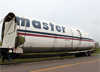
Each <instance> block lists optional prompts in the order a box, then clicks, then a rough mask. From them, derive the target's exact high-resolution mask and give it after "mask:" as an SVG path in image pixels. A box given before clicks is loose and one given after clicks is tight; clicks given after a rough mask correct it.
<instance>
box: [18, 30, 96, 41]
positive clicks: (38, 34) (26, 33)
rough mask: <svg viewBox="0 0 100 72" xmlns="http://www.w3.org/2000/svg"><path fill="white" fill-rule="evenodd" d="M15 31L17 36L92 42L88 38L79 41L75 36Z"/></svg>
mask: <svg viewBox="0 0 100 72" xmlns="http://www.w3.org/2000/svg"><path fill="white" fill-rule="evenodd" d="M17 31H18V32H17V34H18V35H26V36H36V37H47V38H59V39H68V40H79V41H89V42H94V41H93V40H92V39H89V38H81V39H80V37H75V36H68V35H60V34H53V33H44V32H36V31H29V30H19V29H18V30H17ZM40 34H42V35H40Z"/></svg>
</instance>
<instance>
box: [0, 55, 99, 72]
mask: <svg viewBox="0 0 100 72" xmlns="http://www.w3.org/2000/svg"><path fill="white" fill-rule="evenodd" d="M99 57H100V55H94V56H89V57H79V58H70V59H63V60H52V61H42V62H35V63H23V64H17V65H1V66H0V67H1V71H0V72H100V66H99V64H100V58H99Z"/></svg>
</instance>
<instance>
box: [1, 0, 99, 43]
mask: <svg viewBox="0 0 100 72" xmlns="http://www.w3.org/2000/svg"><path fill="white" fill-rule="evenodd" d="M9 12H14V13H17V14H20V15H23V16H28V17H31V18H37V19H41V20H48V21H51V22H55V23H59V24H64V25H67V26H73V27H76V28H79V29H82V30H84V31H86V32H88V33H89V34H91V35H92V37H93V38H94V39H95V41H99V42H100V38H99V36H100V29H99V28H100V0H0V20H1V19H2V18H4V16H5V15H6V14H8V13H9ZM1 27H2V25H0V29H1ZM0 39H1V31H0Z"/></svg>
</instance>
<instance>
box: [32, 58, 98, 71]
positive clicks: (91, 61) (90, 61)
mask: <svg viewBox="0 0 100 72" xmlns="http://www.w3.org/2000/svg"><path fill="white" fill-rule="evenodd" d="M97 61H100V59H95V60H89V61H84V62H80V63H75V64H68V65H63V66H57V67H52V68H46V69H41V70H35V71H31V72H41V71H48V70H54V69H58V68H64V67H69V66H75V65H79V64H84V63H94V62H97Z"/></svg>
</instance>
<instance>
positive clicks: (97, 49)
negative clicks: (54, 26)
mask: <svg viewBox="0 0 100 72" xmlns="http://www.w3.org/2000/svg"><path fill="white" fill-rule="evenodd" d="M93 49H96V52H95V53H93V55H97V54H100V48H99V47H95V48H93ZM63 53H66V52H50V53H28V54H27V53H24V54H23V55H36V54H39V55H41V54H63ZM74 57H75V56H74V55H73V56H63V57H61V56H55V57H47V58H31V59H15V60H11V62H9V61H8V60H5V62H2V60H1V59H0V64H16V63H26V62H38V61H45V60H56V59H66V58H74Z"/></svg>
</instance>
